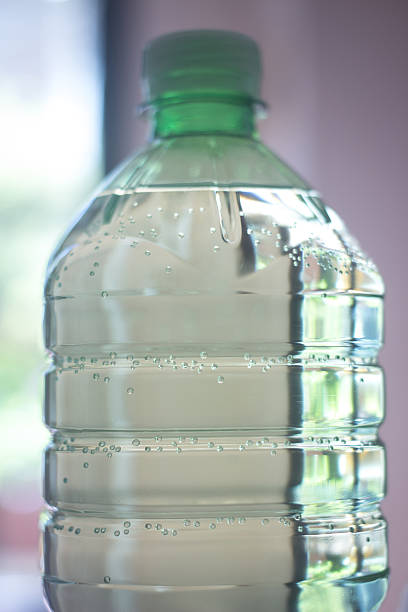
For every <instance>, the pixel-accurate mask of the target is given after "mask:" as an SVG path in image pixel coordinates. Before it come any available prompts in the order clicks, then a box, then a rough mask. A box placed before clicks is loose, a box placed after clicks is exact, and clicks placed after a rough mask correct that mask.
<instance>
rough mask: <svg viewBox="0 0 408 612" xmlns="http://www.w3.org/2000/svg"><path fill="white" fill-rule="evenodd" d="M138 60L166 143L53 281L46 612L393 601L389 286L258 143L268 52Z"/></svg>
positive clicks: (187, 42)
mask: <svg viewBox="0 0 408 612" xmlns="http://www.w3.org/2000/svg"><path fill="white" fill-rule="evenodd" d="M143 70H144V78H145V84H146V91H147V100H148V103H147V104H146V109H147V110H148V111H149V112H150V114H151V117H152V122H153V131H152V138H151V140H150V142H149V143H148V145H147V146H146V148H145V149H144V150H143V151H142V152H141V153H138V154H137V155H135V156H134V157H133V158H131V159H130V160H128V161H126V162H125V163H124V164H123V165H122V166H121V167H120V168H119V169H118V170H117V171H116V173H115V174H114V175H113V176H110V177H109V178H108V179H107V180H106V182H105V184H104V186H103V187H102V188H101V190H100V192H99V194H98V196H97V197H96V198H95V199H94V200H93V201H92V202H91V203H90V204H89V206H88V207H87V208H86V210H85V212H83V213H82V215H81V216H80V217H79V219H78V220H77V221H76V222H75V223H74V225H73V226H72V227H71V228H70V229H69V230H68V231H67V233H66V234H65V237H64V238H63V239H62V241H61V242H60V244H59V246H58V248H57V249H56V250H55V252H54V254H53V255H52V257H51V259H50V263H49V267H48V272H47V281H46V287H45V304H46V306H45V338H46V346H47V348H48V350H49V351H50V353H51V355H52V357H53V363H54V365H53V367H52V368H51V369H50V370H49V371H48V373H47V375H46V400H45V421H46V424H47V426H48V427H49V428H50V431H51V433H52V441H51V443H50V444H49V446H48V448H47V449H46V453H45V470H44V471H45V498H46V501H47V503H48V505H49V507H50V513H49V517H48V519H47V521H46V523H45V525H44V549H45V554H44V589H45V593H46V598H47V601H48V605H49V606H50V608H51V610H53V611H54V612H73V611H74V610H75V612H85V611H86V612H92V611H95V612H96V611H98V612H113V611H115V612H128V611H138V612H147V611H149V612H152V611H154V612H176V611H177V612H180V611H184V612H204V611H205V612H208V611H212V612H247V611H248V610H256V611H257V612H267V611H268V612H269V611H270V610H276V611H278V612H279V611H289V610H291V611H295V610H299V611H302V612H309V611H312V610H313V612H315V611H316V610H333V611H336V612H339V611H340V612H341V611H344V612H348V611H351V610H353V611H366V612H368V611H372V610H377V609H378V607H379V606H380V603H381V601H382V599H383V597H384V595H385V591H386V584H387V549H386V532H385V522H384V519H383V517H382V515H381V512H380V509H379V502H380V501H381V499H382V497H383V494H384V480H385V475H384V449H383V447H382V445H381V443H380V442H379V441H378V437H377V431H378V426H379V425H380V423H381V421H382V419H383V376H382V372H381V369H380V368H379V367H378V365H377V353H378V350H379V348H380V346H381V342H382V325H383V324H382V320H383V283H382V280H381V277H380V275H379V273H378V271H377V269H376V267H375V266H374V264H373V263H372V262H371V261H369V260H368V259H367V257H366V256H365V255H364V254H363V253H362V252H361V250H360V248H359V246H358V244H357V243H356V241H355V240H354V239H353V238H352V237H351V236H350V235H349V233H348V232H347V230H346V229H345V227H344V225H343V223H342V221H341V220H340V219H339V218H338V216H337V215H336V214H335V213H334V212H333V210H331V209H330V208H328V207H327V206H325V205H324V204H323V203H322V201H321V199H320V198H319V195H318V193H317V192H316V191H314V190H313V189H311V188H310V186H309V185H308V184H307V183H305V182H304V181H303V180H302V179H301V178H299V177H298V176H297V174H295V173H294V172H293V171H292V170H290V169H289V168H288V167H287V166H286V165H285V164H284V163H283V162H282V161H281V160H280V159H278V157H277V156H276V155H275V154H274V153H272V152H271V151H270V150H269V149H268V148H267V147H266V146H265V145H264V144H262V142H261V141H260V140H259V138H258V136H257V133H256V128H255V114H256V111H257V110H259V108H262V104H261V103H260V102H259V88H260V73H261V69H260V59H259V51H258V48H257V46H256V45H255V43H254V42H253V41H252V40H250V39H249V38H247V37H245V36H243V35H240V34H236V33H232V32H223V31H192V32H178V33H174V34H170V35H166V36H163V37H160V38H158V39H156V40H154V41H153V42H152V43H150V45H148V47H147V48H146V50H145V53H144V67H143ZM288 137H290V134H288Z"/></svg>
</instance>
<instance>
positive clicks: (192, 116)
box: [153, 99, 256, 138]
mask: <svg viewBox="0 0 408 612" xmlns="http://www.w3.org/2000/svg"><path fill="white" fill-rule="evenodd" d="M216 133H218V134H220V133H222V134H227V135H230V136H244V137H249V138H251V137H255V136H256V132H255V116H254V108H253V104H252V101H251V100H245V101H241V100H240V101H230V100H226V101H225V100H202V99H201V100H191V99H190V100H185V101H182V102H177V103H175V104H174V103H173V104H163V103H158V104H155V105H153V137H154V138H169V137H174V136H187V135H192V134H197V135H198V134H216Z"/></svg>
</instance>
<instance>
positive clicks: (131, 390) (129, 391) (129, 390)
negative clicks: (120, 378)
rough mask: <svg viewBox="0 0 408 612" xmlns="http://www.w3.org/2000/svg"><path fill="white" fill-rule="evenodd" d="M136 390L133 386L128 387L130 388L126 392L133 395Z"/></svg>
mask: <svg viewBox="0 0 408 612" xmlns="http://www.w3.org/2000/svg"><path fill="white" fill-rule="evenodd" d="M134 391H135V390H134V388H133V387H128V388H127V389H126V393H127V394H128V395H133V393H134Z"/></svg>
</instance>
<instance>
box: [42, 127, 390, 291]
mask: <svg viewBox="0 0 408 612" xmlns="http://www.w3.org/2000/svg"><path fill="white" fill-rule="evenodd" d="M214 256H216V257H217V260H216V261H215V260H214ZM102 262H104V264H103V265H102ZM221 262H222V263H221ZM212 263H214V264H215V266H213V265H212ZM102 268H103V269H104V270H107V269H108V268H109V274H108V275H107V276H106V274H105V275H103V274H102V273H101V272H102ZM166 269H167V270H171V271H173V270H175V269H176V270H180V271H181V270H183V273H182V274H181V272H180V276H179V277H178V280H177V287H176V289H177V291H179V290H180V291H185V292H191V291H193V292H194V291H196V292H197V291H198V292H203V293H205V292H208V291H210V292H211V291H213V290H217V291H218V290H219V289H220V287H222V288H223V290H224V289H226V288H227V287H229V289H228V290H231V291H234V292H255V293H257V292H260V293H269V292H274V291H278V292H279V291H280V292H289V293H298V292H300V293H301V292H304V291H329V292H330V291H335V292H337V291H345V292H349V293H351V294H353V293H358V292H368V293H374V294H376V295H382V293H383V291H384V288H383V284H382V280H381V277H380V275H379V273H378V271H377V269H376V268H375V266H374V264H373V263H372V262H371V261H370V260H369V259H368V258H367V257H366V256H365V255H364V253H363V252H362V251H361V249H360V247H359V245H358V243H357V242H356V240H355V239H354V238H353V237H352V236H351V235H350V233H349V232H348V231H347V229H346V227H345V226H344V224H343V222H342V221H341V219H340V218H339V217H338V215H336V214H335V212H334V211H333V210H331V209H330V208H329V207H327V206H325V205H324V204H323V202H322V201H321V199H320V197H319V194H318V193H317V192H316V191H314V190H313V189H311V188H310V187H309V186H308V185H307V184H306V183H305V182H304V181H302V179H300V178H299V177H298V176H297V174H296V173H295V172H293V171H292V170H290V168H288V166H287V165H286V164H285V163H284V162H282V161H281V160H280V159H279V158H278V157H277V156H276V155H275V154H274V153H273V152H272V151H270V150H269V149H268V148H267V147H265V146H264V145H263V144H262V143H261V142H260V141H259V140H256V139H248V138H239V137H231V136H228V137H227V136H222V137H221V136H220V137H217V136H214V135H211V137H210V136H208V137H203V136H200V137H197V136H184V137H176V138H171V139H167V140H163V141H157V142H152V143H151V144H150V145H149V147H147V148H146V149H145V150H143V151H141V152H140V153H138V154H136V155H134V156H133V157H131V158H130V159H129V160H127V161H126V162H124V163H123V164H122V166H121V167H119V168H118V169H117V170H116V171H115V172H114V173H113V174H112V175H111V176H110V177H108V179H107V180H105V181H104V184H103V185H102V188H101V189H100V190H99V193H97V196H96V197H95V198H94V199H93V201H92V202H91V203H90V204H89V205H88V206H87V207H86V208H85V210H84V212H83V213H82V215H80V216H79V218H78V219H77V221H76V222H75V223H74V224H73V225H72V227H71V228H70V229H69V231H68V232H67V233H66V235H65V237H64V238H63V239H62V240H61V242H60V244H59V246H58V247H57V249H56V250H55V252H54V253H53V255H52V257H51V260H50V265H49V269H48V274H47V277H48V281H47V284H46V294H47V295H51V294H52V295H56V294H61V295H62V294H65V293H66V292H67V291H68V292H71V293H75V291H80V292H82V291H84V292H86V291H88V290H89V289H90V284H91V285H92V287H96V288H97V291H98V292H99V293H102V292H103V291H108V290H115V291H121V290H122V289H123V290H129V289H132V290H137V291H141V292H144V293H145V292H146V291H147V292H148V293H149V292H150V294H161V293H163V292H164V293H165V292H167V290H168V287H167V285H168V284H169V281H170V280H173V279H174V277H175V275H174V274H170V272H167V273H166ZM68 270H70V274H68V273H67V271H68ZM125 271H126V272H125ZM131 271H132V272H131ZM62 276H63V277H64V278H65V282H63V280H62V278H61V277H62ZM81 279H82V280H81Z"/></svg>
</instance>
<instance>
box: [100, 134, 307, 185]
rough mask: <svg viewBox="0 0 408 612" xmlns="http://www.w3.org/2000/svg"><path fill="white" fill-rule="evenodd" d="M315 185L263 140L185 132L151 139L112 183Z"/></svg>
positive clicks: (116, 175) (118, 173) (117, 174)
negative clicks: (309, 182) (309, 183)
mask: <svg viewBox="0 0 408 612" xmlns="http://www.w3.org/2000/svg"><path fill="white" fill-rule="evenodd" d="M175 185H178V186H184V187H186V186H218V187H235V186H242V185H246V186H257V187H262V186H263V187H293V188H299V189H310V185H308V183H307V182H306V181H304V180H303V179H302V178H301V177H300V176H299V175H298V174H297V173H296V172H295V171H293V170H292V169H291V168H290V167H289V166H288V165H287V164H286V163H285V162H284V161H282V160H281V159H280V158H279V157H278V155H276V153H274V152H273V151H272V150H271V149H269V148H268V147H267V146H266V145H265V144H264V143H263V142H262V141H260V140H259V139H258V138H247V137H241V136H231V135H226V134H208V135H205V134H204V135H203V134H201V135H184V136H177V137H172V138H165V139H162V140H156V141H152V142H151V143H150V145H149V146H148V147H147V148H146V149H144V150H143V151H141V152H140V153H138V154H136V155H134V156H133V157H132V158H131V159H129V160H128V162H127V163H126V164H125V165H124V166H123V167H122V168H121V170H120V171H119V172H117V173H116V174H115V176H114V177H113V179H112V181H110V183H109V186H108V188H110V189H121V188H127V189H134V188H137V187H167V186H175Z"/></svg>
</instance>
